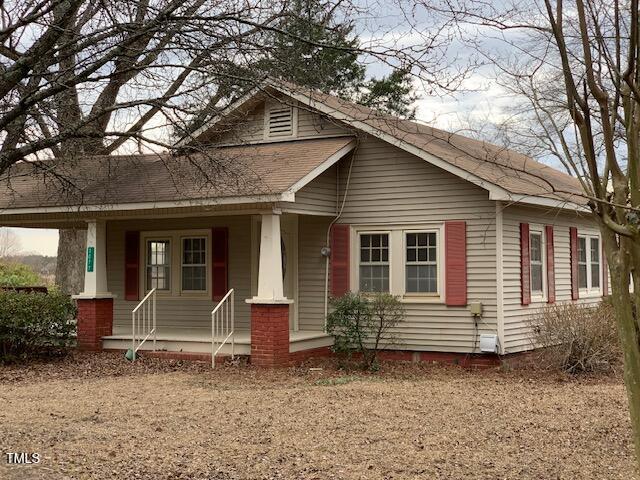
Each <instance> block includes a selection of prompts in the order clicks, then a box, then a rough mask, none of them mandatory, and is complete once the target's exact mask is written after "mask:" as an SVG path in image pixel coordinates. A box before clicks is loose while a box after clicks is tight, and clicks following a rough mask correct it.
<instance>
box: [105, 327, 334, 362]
mask: <svg viewBox="0 0 640 480" xmlns="http://www.w3.org/2000/svg"><path fill="white" fill-rule="evenodd" d="M114 330H115V331H114V334H113V335H109V336H107V337H102V347H103V348H105V349H114V350H125V349H128V348H131V336H132V335H131V330H129V331H124V330H119V329H117V328H115V329H114ZM220 340H222V339H220ZM331 345H333V337H332V336H331V335H328V334H327V333H325V332H322V331H313V330H291V331H289V351H290V352H299V351H302V350H309V349H312V348H319V347H326V346H331ZM234 347H235V348H234V353H235V354H236V355H250V353H251V331H250V330H236V332H235V335H234ZM141 350H147V351H149V350H153V337H150V338H149V339H148V340H147V341H146V342H145V343H144V345H142V348H141ZM156 350H160V351H168V352H193V353H211V331H210V330H209V331H207V330H206V329H198V328H191V329H189V328H169V327H167V328H165V327H160V328H158V332H157V334H156ZM221 353H224V354H229V353H231V345H230V344H229V345H225V346H224V347H223V348H222V350H221Z"/></svg>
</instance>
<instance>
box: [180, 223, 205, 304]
mask: <svg viewBox="0 0 640 480" xmlns="http://www.w3.org/2000/svg"><path fill="white" fill-rule="evenodd" d="M189 239H199V240H204V254H205V259H204V260H205V263H204V264H200V263H188V264H185V263H184V241H185V240H189ZM208 260H209V241H208V239H207V236H206V235H182V236H180V293H186V294H201V293H203V292H207V291H208V290H209V275H208V274H207V272H208V271H209V268H210V266H211V262H208ZM184 267H204V284H205V287H206V288H205V289H204V290H185V289H184V288H182V280H183V273H182V272H183V269H184Z"/></svg>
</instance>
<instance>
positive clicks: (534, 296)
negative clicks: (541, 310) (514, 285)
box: [529, 225, 548, 302]
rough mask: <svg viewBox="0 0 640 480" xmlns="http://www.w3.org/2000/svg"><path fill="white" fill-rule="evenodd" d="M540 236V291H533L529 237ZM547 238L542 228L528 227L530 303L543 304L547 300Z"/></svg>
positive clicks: (539, 226)
mask: <svg viewBox="0 0 640 480" xmlns="http://www.w3.org/2000/svg"><path fill="white" fill-rule="evenodd" d="M532 235H539V236H540V257H541V258H540V263H541V264H542V291H534V290H533V268H531V267H532V265H533V262H532V260H531V236H532ZM547 275H548V273H547V238H546V232H545V230H544V227H542V226H541V225H529V285H530V287H531V301H532V302H543V301H546V300H547V290H548V288H547Z"/></svg>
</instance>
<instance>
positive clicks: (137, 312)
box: [131, 288, 156, 361]
mask: <svg viewBox="0 0 640 480" xmlns="http://www.w3.org/2000/svg"><path fill="white" fill-rule="evenodd" d="M131 329H132V335H131V352H132V358H131V360H132V361H135V359H136V353H137V351H138V350H140V347H142V345H143V344H144V342H146V341H147V340H148V339H149V337H150V336H151V335H153V351H154V352H155V351H156V289H155V288H153V289H151V291H150V292H149V293H147V295H146V296H145V297H144V298H143V299H142V300H141V301H140V303H139V304H138V306H137V307H136V308H134V309H133V311H132V312H131ZM143 336H144V338H142V337H143ZM136 339H137V340H138V344H137V345H136ZM140 339H142V340H140Z"/></svg>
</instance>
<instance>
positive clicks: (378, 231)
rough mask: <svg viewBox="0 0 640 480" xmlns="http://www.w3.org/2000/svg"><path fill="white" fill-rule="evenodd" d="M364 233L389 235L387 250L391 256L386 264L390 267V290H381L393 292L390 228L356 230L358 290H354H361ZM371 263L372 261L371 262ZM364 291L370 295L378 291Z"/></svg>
mask: <svg viewBox="0 0 640 480" xmlns="http://www.w3.org/2000/svg"><path fill="white" fill-rule="evenodd" d="M362 235H387V242H388V243H387V250H388V251H389V257H388V258H387V262H386V265H387V266H388V267H389V290H387V291H386V292H380V293H391V291H392V286H391V285H392V283H391V277H392V268H391V266H392V255H391V248H392V247H391V231H388V230H360V231H357V232H356V245H355V247H356V252H357V257H356V258H357V261H356V262H355V263H356V269H355V270H356V275H357V278H356V290H354V291H357V292H360V265H361V262H360V237H361V236H362ZM369 263H371V262H369ZM377 263H379V264H382V265H384V263H383V262H377ZM362 293H363V294H365V295H368V294H375V293H378V292H362Z"/></svg>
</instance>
